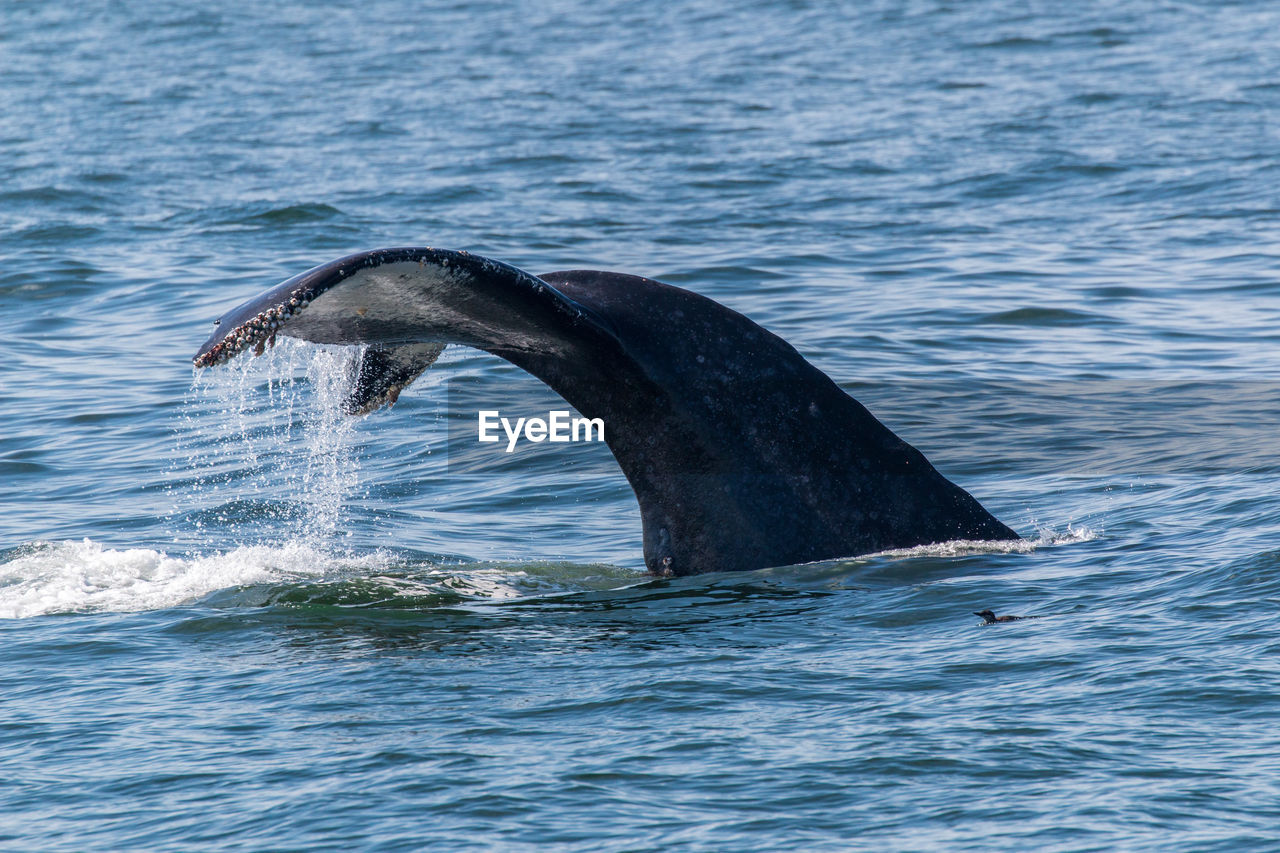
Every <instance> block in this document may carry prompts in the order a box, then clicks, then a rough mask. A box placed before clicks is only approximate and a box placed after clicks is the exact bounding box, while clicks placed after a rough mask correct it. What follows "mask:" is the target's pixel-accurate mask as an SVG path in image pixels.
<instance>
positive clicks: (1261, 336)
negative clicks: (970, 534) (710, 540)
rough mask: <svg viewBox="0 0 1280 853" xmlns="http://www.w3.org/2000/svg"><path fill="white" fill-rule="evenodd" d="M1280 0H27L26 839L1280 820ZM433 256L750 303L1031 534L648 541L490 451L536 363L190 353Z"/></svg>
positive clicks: (12, 344)
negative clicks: (251, 307)
mask: <svg viewBox="0 0 1280 853" xmlns="http://www.w3.org/2000/svg"><path fill="white" fill-rule="evenodd" d="M1277 32H1280V9H1277V8H1276V6H1275V5H1274V4H1268V3H1260V2H1259V3H1251V2H1239V3H1217V2H1214V3H1210V2H1156V0H1138V2H1132V3H1125V4H1113V3H1091V2H1086V3H1079V4H1053V3H1039V2H1033V3H1022V2H1019V3H1015V2H1008V1H1007V0H1006V2H1000V0H986V1H985V2H972V3H952V2H933V1H932V0H930V2H893V3H888V2H870V3H861V4H842V3H808V2H801V0H796V2H774V1H773V0H749V1H748V2H746V3H741V4H727V3H711V2H699V0H676V2H671V3H663V4H630V3H615V2H609V0H604V2H592V3H586V2H574V0H565V2H545V3H540V2H532V0H530V2H518V3H511V4H504V3H485V2H480V3H451V2H448V0H445V2H440V3H434V4H412V3H405V2H396V0H367V2H362V3H358V4H357V3H337V2H332V3H300V2H284V0H267V2H263V3H259V4H252V5H241V6H239V7H236V8H235V9H234V10H229V11H219V9H218V8H216V7H211V6H209V5H208V4H189V3H180V2H179V3H158V2H154V0H141V2H136V3H110V2H100V3H91V4H71V3H58V2H51V3H27V2H11V3H5V4H3V5H0V163H3V175H4V180H3V182H2V183H0V309H2V310H0V330H2V331H3V335H4V347H3V358H0V648H3V653H2V654H0V766H3V768H4V770H5V772H4V773H3V779H0V847H2V848H5V849H13V850H24V851H25V850H67V851H84V850H125V849H130V850H141V849H149V850H267V849H270V850H299V851H302V850H307V851H310V850H352V849H360V850H378V851H402V850H403V851H409V850H420V849H425V848H428V847H430V848H432V849H447V850H467V849H475V850H493V849H497V850H520V849H533V848H538V849H544V848H550V849H566V850H637V851H639V850H664V851H665V850H706V851H724V850H761V851H771V850H782V849H797V850H937V849H947V850H966V849H973V850H981V849H994V848H1001V849H1005V848H1009V847H1013V848H1015V849H1037V850H1093V849H1096V850H1112V849H1127V850H1147V849H1150V850H1173V849H1182V850H1233V851H1234V850H1242V849H1258V850H1262V849H1275V848H1276V847H1277V846H1278V845H1280V829H1277V827H1280V783H1278V782H1277V780H1278V779H1280V632H1278V631H1277V627H1276V626H1277V617H1278V616H1280V579H1278V576H1280V497H1277V489H1276V483H1277V481H1278V479H1280V443H1278V442H1277V440H1276V439H1275V425H1276V424H1277V422H1278V421H1280V384H1277V379H1280V332H1278V331H1277V330H1278V329H1280V284H1277V280H1276V271H1277V267H1278V262H1280V123H1278V122H1277V116H1280V52H1277V50H1276V49H1275V46H1274V45H1275V34H1276V33H1277ZM395 245H436V246H443V247H448V248H456V249H467V250H470V251H472V252H476V253H479V254H482V255H487V256H490V257H494V258H497V259H500V260H503V261H506V262H508V263H512V264H515V265H516V266H519V267H521V268H523V269H527V270H530V271H532V272H535V273H536V272H545V271H549V270H555V269H571V268H599V269H613V270H619V271H624V272H631V273H638V274H643V275H647V276H651V277H654V278H657V279H660V280H663V281H667V282H670V283H672V284H677V285H681V286H684V287H687V288H690V289H692V290H695V291H697V292H699V293H702V294H704V295H707V296H710V297H712V298H714V299H717V300H719V301H721V302H723V303H724V304H726V305H728V306H730V307H732V308H734V309H736V310H739V311H741V312H743V313H745V314H747V315H748V316H749V317H751V318H753V319H755V320H756V321H757V322H760V323H762V324H763V325H765V326H766V327H768V328H770V329H771V330H773V331H774V332H776V333H778V334H780V335H782V336H783V337H784V338H786V339H787V340H789V341H790V342H791V343H792V344H794V345H795V346H796V347H797V348H798V349H799V350H800V352H801V353H803V354H804V355H805V356H806V357H807V358H808V359H810V360H811V361H812V362H813V363H814V364H816V365H817V366H818V367H820V368H821V369H822V370H824V371H825V372H827V373H828V374H829V375H830V376H832V377H833V378H834V379H835V380H836V381H837V382H838V383H840V384H841V385H842V386H843V387H844V388H846V389H847V390H849V391H850V393H852V394H854V395H855V396H856V397H858V399H860V400H861V401H862V402H864V403H865V404H866V405H867V406H868V407H870V408H871V410H872V411H873V412H874V413H875V414H876V415H877V416H878V417H880V418H881V419H882V420H883V421H884V422H885V423H886V424H888V425H889V426H890V427H891V428H892V429H894V430H895V431H896V432H898V433H899V434H900V435H901V436H902V437H903V438H905V439H906V440H908V441H910V442H911V443H913V444H914V445H915V446H916V447H918V448H919V449H920V450H922V451H923V452H924V453H925V454H926V455H927V456H928V457H929V458H930V459H931V460H932V461H933V462H934V463H935V465H937V466H938V467H939V469H940V470H942V472H943V473H944V474H946V475H947V476H948V477H950V478H951V479H953V480H954V481H956V482H957V483H959V484H960V485H962V486H963V487H965V488H966V489H968V490H969V491H971V492H972V493H973V494H974V495H975V496H976V497H978V498H979V499H980V500H981V501H982V502H983V503H984V504H985V505H986V506H987V507H988V508H989V509H990V510H992V511H993V512H994V513H995V514H996V515H997V516H998V517H1000V518H1001V519H1002V520H1004V521H1005V522H1006V523H1008V524H1010V525H1011V526H1013V527H1014V528H1016V529H1017V530H1018V531H1019V532H1021V533H1022V534H1023V536H1024V537H1025V541H1024V542H1022V543H1019V544H1018V545H1016V546H1007V545H1006V546H993V545H989V544H987V545H984V544H980V543H949V544H946V545H938V546H931V547H927V548H919V549H914V550H911V551H907V552H895V553H887V554H878V555H871V556H867V557H861V558H857V559H849V560H839V561H831V562H827V563H821V564H815V565H807V566H792V567H777V568H771V569H766V570H761V571H757V572H751V573H746V574H731V573H712V574H707V575H702V576H697V577H691V578H683V579H677V580H656V579H653V578H650V577H648V576H646V575H645V574H643V561H642V559H641V549H640V522H639V514H638V512H637V511H636V507H635V503H634V498H633V497H632V495H631V492H630V489H629V487H628V486H627V484H626V482H625V480H624V479H623V477H622V475H621V473H620V472H618V471H617V470H616V468H610V467H609V465H608V464H604V465H601V464H598V462H599V460H598V459H594V460H579V459H577V458H576V457H574V456H572V454H570V453H568V452H567V451H566V454H565V455H562V456H556V455H550V456H548V455H545V454H544V455H542V456H539V457H536V458H535V457H528V458H523V459H513V460H512V461H511V462H510V463H509V464H505V465H504V466H503V467H502V470H497V471H492V470H490V471H483V472H470V473H469V472H466V471H458V470H452V469H451V467H450V466H449V465H448V452H447V448H446V447H444V446H443V445H442V441H441V435H442V426H441V425H442V420H444V419H447V417H446V416H447V405H446V402H447V401H446V397H447V392H446V381H447V377H449V376H473V377H474V376H478V377H481V378H482V379H483V378H493V377H502V376H504V375H506V374H507V373H509V372H510V371H511V368H510V367H509V366H508V365H506V364H505V363H504V362H501V361H500V360H498V359H496V358H493V357H490V356H488V355H486V354H484V353H479V352H475V351H470V350H466V349H461V348H459V349H451V350H449V351H447V352H446V353H445V355H444V357H442V359H441V361H440V363H438V364H437V365H436V366H435V367H433V368H432V369H431V371H429V372H428V374H426V375H425V376H424V377H423V378H422V379H421V380H419V381H418V382H417V383H416V384H415V385H414V386H412V387H411V388H410V389H409V390H408V391H407V392H406V393H405V394H404V395H403V397H402V398H401V400H400V401H399V403H397V405H396V406H395V407H393V408H392V409H391V410H389V411H383V412H380V413H376V414H374V415H371V416H369V417H366V418H347V417H344V416H342V415H340V414H338V412H337V406H336V400H337V399H339V398H340V396H341V394H342V391H343V388H344V383H345V382H346V381H348V379H347V377H348V375H349V373H350V370H351V368H352V365H353V364H354V361H353V359H354V358H355V357H356V355H355V354H353V353H352V352H349V351H343V350H340V349H325V348H318V347H311V346H304V345H301V344H293V343H289V342H286V343H284V344H282V345H280V346H277V347H276V348H275V349H274V350H273V351H271V353H270V354H269V355H267V356H264V357H263V358H260V359H256V360H254V359H246V358H242V359H240V360H239V361H237V362H236V363H233V364H232V365H230V366H229V367H228V368H225V369H220V370H211V371H206V372H203V373H200V374H198V375H197V374H195V373H193V371H192V368H191V364H190V359H191V356H192V355H193V354H194V352H195V350H196V348H197V347H198V346H199V345H200V343H201V342H202V341H203V340H204V339H205V337H206V336H207V334H208V333H209V331H210V328H211V327H210V325H209V324H210V323H211V321H212V320H213V319H214V318H216V317H217V316H219V315H220V314H221V313H222V312H223V311H224V310H226V309H227V308H229V307H231V306H233V305H235V304H236V303H238V302H239V301H241V300H242V299H245V298H247V297H249V296H252V295H254V294H256V293H258V292H259V291H261V290H263V289H265V288H266V287H268V286H270V285H272V284H274V283H276V282H277V281H279V280H282V279H284V278H286V277H288V276H290V275H292V274H294V273H296V272H299V271H301V270H304V269H306V268H308V267H310V266H313V265H315V264H317V263H321V262H323V261H327V260H329V259H332V258H335V257H338V256H340V255H343V254H346V253H349V252H354V251H359V250H362V249H368V248H375V247H379V246H395ZM984 608H991V609H994V610H996V611H997V612H1001V613H1006V612H1009V613H1017V614H1022V615H1035V616H1039V617H1042V618H1038V619H1034V620H1026V621H1020V622H1015V623H1008V624H998V625H993V626H989V627H983V626H982V625H981V624H980V620H979V619H978V618H977V617H976V616H973V615H972V612H973V611H976V610H982V609H984Z"/></svg>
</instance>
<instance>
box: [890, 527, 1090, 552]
mask: <svg viewBox="0 0 1280 853" xmlns="http://www.w3.org/2000/svg"><path fill="white" fill-rule="evenodd" d="M1036 533H1037V535H1036V538H1035V539H1029V538H1024V539H983V540H976V539H953V540H952V541H950V542H938V543H935V544H933V545H917V546H915V547H914V548H899V549H896V550H893V551H880V552H878V553H876V554H869V555H867V556H868V557H963V556H966V555H969V554H1029V553H1031V552H1032V551H1034V550H1036V549H1037V548H1043V547H1045V546H1049V545H1072V544H1075V543H1077V542H1089V541H1092V540H1094V539H1097V538H1098V534H1097V533H1095V532H1094V531H1093V530H1091V529H1090V528H1088V527H1083V526H1082V527H1074V526H1072V525H1070V524H1068V525H1067V529H1066V531H1065V532H1063V533H1057V532H1055V531H1052V530H1048V529H1041V530H1038V531H1036Z"/></svg>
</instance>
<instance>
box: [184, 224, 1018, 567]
mask: <svg viewBox="0 0 1280 853" xmlns="http://www.w3.org/2000/svg"><path fill="white" fill-rule="evenodd" d="M277 334H280V335H286V336H289V337H294V338H299V339H302V340H306V341H312V342H316V343H326V344H363V345H367V347H368V349H367V351H366V353H365V356H364V358H363V359H362V363H361V368H360V374H359V378H358V380H357V382H356V387H355V391H354V392H353V394H352V397H351V398H350V399H349V400H348V401H347V410H348V411H350V412H353V413H358V412H366V411H371V410H372V409H374V408H377V407H378V406H380V405H383V404H388V403H392V402H394V401H395V398H396V397H397V396H398V395H399V393H400V391H401V390H402V389H403V388H404V387H405V386H406V385H408V384H409V383H411V382H412V381H413V380H414V379H416V378H417V377H418V376H419V375H420V374H421V373H422V372H423V371H424V370H426V369H427V368H428V367H429V366H430V365H431V363H432V362H433V361H435V359H436V357H437V356H438V355H439V353H440V351H441V349H442V348H443V347H444V346H445V345H446V344H450V343H454V344H464V345H467V346H472V347H476V348H478V349H482V350H485V351H487V352H490V353H493V354H495V355H498V356H500V357H502V358H504V359H506V360H508V361H510V362H512V363H513V364H515V365H517V366H518V367H521V368H522V369H524V370H526V371H528V372H529V373H531V374H533V375H534V376H536V377H538V378H539V379H541V380H542V381H543V382H545V383H546V384H547V385H549V386H550V387H551V388H552V389H553V390H555V391H556V392H557V393H559V394H560V395H561V396H562V397H564V399H565V400H566V401H568V402H569V403H570V404H571V405H572V406H573V407H574V408H576V409H577V410H578V411H579V412H581V413H582V414H583V415H584V416H586V417H587V418H601V419H603V420H604V422H605V424H606V430H605V437H606V441H607V443H608V445H609V449H610V450H611V451H612V452H613V455H614V456H615V457H616V458H617V460H618V464H619V466H620V467H621V468H622V471H623V474H624V475H625V476H626V477H627V480H628V481H629V482H630V484H631V487H632V489H633V490H634V491H635V494H636V499H637V501H638V502H639V504H640V514H641V519H642V522H643V527H644V556H645V564H646V565H647V566H648V568H649V569H650V570H651V571H653V572H655V573H658V574H664V575H668V574H674V575H686V574H694V573H697V572H706V571H733V570H747V569H756V568H764V567H767V566H781V565H793V564H796V563H806V562H813V561H816V560H825V559H834V558H839V557H853V556H857V555H861V554H868V553H874V552H877V551H884V550H890V549H897V548H908V547H913V546H917V545H926V544H932V543H937V542H945V541H951V540H959V539H968V540H1003V539H1017V538H1018V536H1017V534H1016V533H1014V531H1012V530H1011V529H1009V528H1008V527H1006V526H1005V525H1004V524H1002V523H1001V522H1000V521H998V520H997V519H996V518H995V517H994V516H992V515H991V514H990V513H989V512H987V511H986V510H985V509H984V508H983V507H982V506H981V504H979V503H978V501H976V500H975V499H974V498H973V497H972V496H971V495H969V494H968V493H967V492H966V491H964V490H963V489H961V488H960V487H958V486H956V485H955V484H953V483H951V482H950V481H949V480H947V479H946V478H945V477H943V476H942V475H941V474H939V473H938V472H937V470H935V469H934V467H933V466H932V465H931V464H930V463H929V461H928V460H927V459H925V457H924V455H923V454H921V453H920V452H919V451H918V450H916V449H915V448H914V447H912V446H911V445H909V444H907V443H906V442H905V441H903V440H902V439H900V438H898V436H896V435H894V433H893V432H891V431H890V430H889V429H888V428H887V427H885V426H884V425H883V424H881V423H880V422H879V421H878V420H876V418H875V417H874V416H873V415H872V414H871V413H870V412H869V411H867V409H866V408H864V407H863V406H862V405H861V404H860V403H859V402H858V401H856V400H854V399H853V398H852V397H850V396H849V395H848V394H846V393H845V392H844V391H842V390H840V388H839V387H837V386H836V384H835V383H834V382H832V381H831V379H830V378H828V377H827V376H826V375H825V374H824V373H822V372H821V371H820V370H818V369H817V368H815V367H814V366H813V365H811V364H809V362H807V361H806V360H805V359H804V358H803V357H802V356H801V355H800V354H799V353H798V352H796V350H795V349H794V348H793V347H792V346H791V345H790V344H788V343H787V342H786V341H784V340H782V339H781V338H779V337H778V336H777V335H774V334H772V333H771V332H769V331H767V330H765V329H764V328H762V327H760V326H758V325H756V324H755V323H753V322H752V321H751V320H748V319H747V318H746V317H744V316H742V315H741V314H738V313H737V312H735V311H732V310H730V309H728V308H726V307H724V306H723V305H720V304H719V303H717V302H714V301H712V300H710V299H707V298H706V297H703V296H699V295H697V294H695V293H692V292H690V291H687V290H682V289H680V288H677V287H672V286H670V285H666V284H662V283H660V282H657V281H653V280H650V279H646V278H641V277H638V276H632V275H624V274H621V273H611V272H599V271H594V270H576V271H569V272H555V273H548V274H545V275H542V276H534V275H531V274H529V273H526V272H524V271H522V270H519V269H516V268H515V267H512V266H509V265H507V264H503V263H500V262H498V261H493V260H490V259H488V258H482V257H480V256H477V255H472V254H469V253H467V252H457V251H449V250H443V249H429V248H402V249H380V250H376V251H372V252H363V253H360V254H356V255H351V256H349V257H345V258H340V259H338V260H336V261H332V262H330V263H327V264H324V265H322V266H319V267H316V268H315V269H312V270H308V271H307V272H304V273H302V274H300V275H298V276H295V277H293V278H291V279H289V280H288V281H285V282H283V283H282V284H280V285H278V286H276V287H274V288H272V289H271V290H268V291H267V292H265V293H263V294H261V295H260V296H258V297H256V298H254V299H251V300H249V301H248V302H246V303H244V304H243V305H241V306H239V307H237V308H236V309H234V310H232V311H231V312H229V313H228V314H226V315H225V316H224V317H223V318H222V319H221V320H220V321H219V323H218V329H217V331H216V332H215V334H214V335H213V336H212V337H211V338H209V340H208V341H207V342H206V343H205V344H204V346H203V347H201V348H200V351H199V352H198V353H197V354H196V357H195V364H196V366H197V367H207V366H211V365H215V364H219V363H221V362H223V361H225V360H227V359H228V358H231V357H232V356H234V355H236V354H237V353H239V352H241V351H243V350H246V349H255V350H258V351H260V350H261V348H262V347H263V346H265V345H267V344H269V343H271V342H273V341H274V337H275V335H277Z"/></svg>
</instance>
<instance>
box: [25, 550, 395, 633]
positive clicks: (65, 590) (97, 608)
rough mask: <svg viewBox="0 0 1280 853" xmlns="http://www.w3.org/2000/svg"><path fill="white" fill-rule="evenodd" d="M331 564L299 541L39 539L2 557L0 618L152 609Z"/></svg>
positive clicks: (304, 574)
mask: <svg viewBox="0 0 1280 853" xmlns="http://www.w3.org/2000/svg"><path fill="white" fill-rule="evenodd" d="M369 559H375V558H373V557H370V558H369ZM334 566H335V558H334V557H332V556H330V555H327V554H325V553H323V552H320V551H318V550H316V549H314V548H311V547H309V546H306V545H303V544H301V543H295V544H293V545H288V546H284V547H271V546H265V545H257V546H245V547H241V548H236V549H235V550H233V551H230V552H228V553H225V554H214V555H210V556H207V557H194V558H182V557H172V556H169V555H167V554H165V553H163V552H161V551H155V550H152V549H150V548H129V549H125V550H113V549H109V548H105V547H103V546H102V544H100V543H97V542H93V541H91V540H89V539H85V540H83V541H81V542H58V543H47V542H40V543H35V544H33V545H29V546H26V547H24V548H22V549H21V550H20V552H19V553H17V554H16V555H13V557H12V559H10V560H8V561H6V562H0V618H4V619H19V618H24V617H30V616H41V615H44V614H48V613H100V612H108V611H111V612H130V611H141V610H157V609H162V608H166V607H174V606H176V605H179V604H183V603H186V602H190V601H194V600H196V599H199V598H201V597H202V596H205V595H208V594H209V593H212V592H215V591H217V590H221V589H226V588H228V587H235V586H240V585H244V584H254V583H264V582H268V581H279V580H285V579H303V578H314V577H317V576H319V575H321V574H323V573H324V572H326V571H331V570H332V569H333V568H334Z"/></svg>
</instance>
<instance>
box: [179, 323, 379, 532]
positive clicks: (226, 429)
mask: <svg viewBox="0 0 1280 853" xmlns="http://www.w3.org/2000/svg"><path fill="white" fill-rule="evenodd" d="M362 355H363V349H361V348H354V347H341V348H330V347H317V346H313V345H303V344H298V343H295V342H292V341H289V340H287V339H286V340H284V341H281V343H280V344H279V345H278V346H276V347H275V348H274V349H273V350H271V351H269V354H267V355H266V356H264V357H262V358H257V359H249V358H240V359H236V360H234V361H232V362H231V363H230V364H228V365H227V366H226V367H225V368H222V369H219V370H210V371H202V372H200V373H198V374H197V375H196V378H195V381H194V382H193V384H192V388H191V391H190V392H189V393H188V395H187V399H186V401H185V403H184V407H183V414H182V416H181V418H180V422H179V428H178V437H177V440H178V443H179V446H180V452H179V454H178V456H179V458H180V459H181V460H182V462H181V463H180V464H179V465H177V466H175V470H174V471H172V472H171V474H172V481H171V484H170V487H169V494H170V496H171V497H172V499H173V501H174V508H173V511H172V513H171V517H172V518H173V519H174V520H175V522H176V523H179V524H181V523H182V522H184V521H185V522H188V523H190V524H191V525H192V526H193V527H194V528H195V529H196V531H198V532H199V533H200V534H201V536H202V537H203V536H208V535H209V534H210V533H212V532H223V533H225V534H227V536H228V537H229V538H231V539H232V540H233V541H235V542H238V543H239V542H244V541H245V540H246V539H248V540H250V541H257V542H287V541H302V542H307V543H311V544H313V545H314V544H319V543H321V542H331V541H332V540H333V539H335V538H337V537H339V536H341V535H342V530H341V527H342V521H343V503H344V499H345V498H346V496H347V495H348V494H350V492H351V491H352V490H353V489H354V488H355V486H356V485H357V483H358V481H359V453H358V448H357V443H356V434H357V430H358V428H359V423H360V421H359V419H358V418H352V417H350V416H348V415H346V414H345V413H344V412H343V411H342V402H343V400H344V399H346V397H347V395H348V394H349V393H350V392H351V389H352V387H353V385H354V382H355V378H356V375H357V373H358V370H359V365H360V358H361V357H362Z"/></svg>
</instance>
